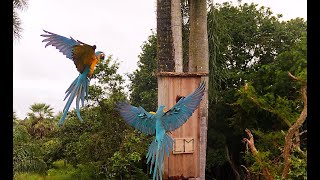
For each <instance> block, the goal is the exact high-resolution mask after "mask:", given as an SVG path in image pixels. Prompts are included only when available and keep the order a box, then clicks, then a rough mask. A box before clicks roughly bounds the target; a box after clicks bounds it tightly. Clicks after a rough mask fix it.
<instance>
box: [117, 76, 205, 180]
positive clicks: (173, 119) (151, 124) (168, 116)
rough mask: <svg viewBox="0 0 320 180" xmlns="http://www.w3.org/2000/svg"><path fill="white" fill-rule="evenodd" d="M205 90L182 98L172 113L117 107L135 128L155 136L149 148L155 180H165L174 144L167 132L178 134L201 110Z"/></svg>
mask: <svg viewBox="0 0 320 180" xmlns="http://www.w3.org/2000/svg"><path fill="white" fill-rule="evenodd" d="M204 90H205V83H204V82H202V83H201V84H200V85H199V87H198V88H197V89H196V90H195V91H194V92H192V93H191V94H189V95H188V96H186V97H183V96H179V98H180V99H179V100H178V99H177V100H178V102H177V103H176V104H175V105H174V106H173V107H172V108H171V109H170V110H168V111H166V112H165V111H164V108H165V106H163V105H161V106H159V107H158V109H157V112H156V113H152V112H150V113H149V112H147V111H146V110H145V109H144V108H143V107H141V106H140V107H135V106H132V105H130V104H129V103H127V102H120V103H117V108H116V109H117V110H118V111H119V112H120V115H121V117H122V118H123V119H124V120H125V121H126V122H127V123H128V124H130V125H131V126H133V127H134V128H136V129H138V130H139V131H141V132H142V133H144V134H146V135H155V136H156V137H155V139H154V140H153V141H152V143H151V144H150V146H149V149H148V153H147V163H149V162H150V160H151V165H150V166H151V168H150V174H151V173H152V166H153V165H154V168H153V180H155V179H161V180H162V167H163V159H164V153H166V155H167V156H169V154H170V151H171V150H172V147H173V143H174V140H173V139H172V138H171V137H170V136H169V135H167V132H170V131H174V130H175V129H177V128H179V127H180V126H182V124H184V123H185V122H186V121H187V120H188V119H189V118H190V117H191V115H192V113H193V112H194V111H195V110H196V109H197V107H198V106H199V103H200V101H201V99H202V96H203V94H204Z"/></svg>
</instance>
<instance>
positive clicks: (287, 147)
mask: <svg viewBox="0 0 320 180" xmlns="http://www.w3.org/2000/svg"><path fill="white" fill-rule="evenodd" d="M288 74H289V73H288ZM290 74H291V73H290ZM291 75H292V74H291ZM289 76H290V75H289ZM292 76H293V75H292ZM290 77H291V76H290ZM293 78H294V76H293ZM301 96H302V100H303V104H304V105H303V110H302V112H301V114H300V117H299V118H298V119H297V121H296V122H295V123H294V124H293V125H292V126H291V127H290V128H289V130H288V133H287V135H286V137H285V145H284V151H283V158H284V168H283V171H282V176H283V177H284V178H285V179H287V177H288V172H289V168H290V162H291V159H290V153H291V147H292V139H293V136H294V134H295V132H296V131H297V130H298V129H299V128H300V127H301V126H302V124H303V123H304V121H305V120H306V118H307V86H303V87H302V88H301Z"/></svg>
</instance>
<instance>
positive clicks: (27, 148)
mask: <svg viewBox="0 0 320 180" xmlns="http://www.w3.org/2000/svg"><path fill="white" fill-rule="evenodd" d="M42 153H43V151H42V149H41V148H40V146H39V144H38V143H37V142H34V141H32V136H31V135H30V134H29V133H28V131H27V128H26V127H25V126H24V125H20V124H17V125H15V126H14V127H13V172H14V173H17V172H44V171H45V170H46V168H47V164H46V163H45V162H44V160H43V157H42Z"/></svg>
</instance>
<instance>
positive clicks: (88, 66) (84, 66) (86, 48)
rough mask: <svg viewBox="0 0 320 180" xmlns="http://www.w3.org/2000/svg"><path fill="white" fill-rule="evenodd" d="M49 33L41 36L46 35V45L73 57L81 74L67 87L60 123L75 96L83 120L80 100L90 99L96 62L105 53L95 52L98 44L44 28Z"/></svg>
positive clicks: (82, 101)
mask: <svg viewBox="0 0 320 180" xmlns="http://www.w3.org/2000/svg"><path fill="white" fill-rule="evenodd" d="M43 31H44V32H45V33H47V34H42V35H40V36H42V37H45V38H46V39H44V40H43V41H42V42H47V44H46V45H45V47H47V46H49V45H52V46H54V47H55V48H56V49H58V50H59V51H60V52H61V53H62V54H64V55H65V56H66V57H67V58H69V59H71V60H72V61H73V62H74V64H75V65H76V68H77V70H78V72H79V73H80V74H79V76H78V77H77V78H76V79H75V80H74V81H73V82H72V83H71V85H70V86H69V88H68V89H67V91H66V92H65V93H66V96H65V98H64V100H65V99H66V98H67V97H69V99H68V101H67V103H66V105H65V106H64V108H63V115H62V117H61V119H60V121H59V123H58V125H59V126H60V125H62V124H63V123H64V120H65V118H66V116H67V113H68V110H69V108H70V105H71V103H72V101H73V99H74V98H75V97H77V98H76V112H77V116H78V118H79V120H80V121H81V122H82V121H83V119H82V117H81V116H80V108H79V101H80V100H81V105H82V106H83V104H84V98H86V99H87V100H88V86H89V83H90V80H91V77H92V74H93V71H94V68H95V66H96V64H97V63H98V62H99V61H100V60H104V56H105V54H104V53H103V52H102V51H97V52H95V49H96V45H93V46H91V45H88V44H86V43H83V42H81V41H79V40H74V39H73V38H72V37H70V38H67V37H64V36H60V35H58V34H54V33H51V32H48V31H46V30H43Z"/></svg>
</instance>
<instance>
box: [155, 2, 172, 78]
mask: <svg viewBox="0 0 320 180" xmlns="http://www.w3.org/2000/svg"><path fill="white" fill-rule="evenodd" d="M173 48H174V45H173V37H172V27H171V0H157V60H158V72H174V71H175V61H174V51H173Z"/></svg>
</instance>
